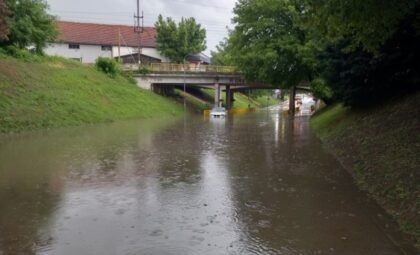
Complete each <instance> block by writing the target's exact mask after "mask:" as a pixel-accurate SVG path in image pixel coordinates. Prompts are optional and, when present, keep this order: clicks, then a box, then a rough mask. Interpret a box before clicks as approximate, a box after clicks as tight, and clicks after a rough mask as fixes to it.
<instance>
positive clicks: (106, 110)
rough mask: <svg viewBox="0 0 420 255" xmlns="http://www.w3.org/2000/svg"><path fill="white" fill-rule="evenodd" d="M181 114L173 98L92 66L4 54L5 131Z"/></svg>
mask: <svg viewBox="0 0 420 255" xmlns="http://www.w3.org/2000/svg"><path fill="white" fill-rule="evenodd" d="M180 114H182V108H181V107H179V106H178V105H176V104H175V103H173V102H171V101H169V100H168V99H166V98H163V97H160V96H158V95H156V94H154V93H152V92H150V91H145V90H141V89H139V88H138V87H137V86H136V85H135V84H132V83H130V82H129V81H128V80H127V79H126V78H124V77H121V76H119V77H116V78H110V77H109V76H107V75H105V74H103V73H101V72H99V71H97V70H96V69H95V68H94V67H92V66H85V65H82V64H80V63H77V62H75V61H72V60H65V59H62V58H56V57H54V58H53V57H34V58H31V59H29V60H27V59H26V60H18V59H14V58H11V57H8V56H5V55H1V54H0V133H9V132H19V131H25V130H34V129H42V128H53V127H62V126H75V125H81V124H84V123H99V122H108V121H115V120H121V119H137V118H153V117H159V118H162V117H169V116H174V115H180Z"/></svg>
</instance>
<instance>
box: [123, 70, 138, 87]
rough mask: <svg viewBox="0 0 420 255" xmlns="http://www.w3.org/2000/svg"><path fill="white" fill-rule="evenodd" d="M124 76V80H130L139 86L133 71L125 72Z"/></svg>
mask: <svg viewBox="0 0 420 255" xmlns="http://www.w3.org/2000/svg"><path fill="white" fill-rule="evenodd" d="M122 75H123V76H124V78H126V79H127V80H128V82H129V83H131V84H134V85H137V81H136V79H135V78H134V76H133V72H132V71H128V72H123V73H122Z"/></svg>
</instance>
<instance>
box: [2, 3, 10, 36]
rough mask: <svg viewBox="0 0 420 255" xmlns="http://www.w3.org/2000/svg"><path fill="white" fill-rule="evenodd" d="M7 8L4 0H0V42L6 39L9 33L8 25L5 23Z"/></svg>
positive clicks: (7, 13)
mask: <svg viewBox="0 0 420 255" xmlns="http://www.w3.org/2000/svg"><path fill="white" fill-rule="evenodd" d="M8 15H9V9H8V8H7V5H6V3H5V1H4V0H0V42H1V41H3V40H6V39H7V35H8V34H9V27H8V25H7V20H6V19H7V16H8Z"/></svg>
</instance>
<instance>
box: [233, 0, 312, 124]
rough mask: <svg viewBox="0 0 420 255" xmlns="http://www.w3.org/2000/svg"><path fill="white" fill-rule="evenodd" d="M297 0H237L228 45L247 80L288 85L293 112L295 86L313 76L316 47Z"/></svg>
mask: <svg viewBox="0 0 420 255" xmlns="http://www.w3.org/2000/svg"><path fill="white" fill-rule="evenodd" d="M304 7H305V6H304V5H302V4H301V1H299V0H283V1H279V0H265V1H260V0H240V1H239V2H238V4H237V5H236V7H235V9H234V14H235V16H234V18H233V22H234V25H235V28H234V29H233V31H232V32H231V33H230V37H229V41H228V44H229V45H228V46H227V49H228V51H229V54H230V56H231V58H232V60H233V62H234V63H235V65H236V66H237V67H239V69H241V70H242V71H243V72H244V74H245V76H246V79H247V80H250V81H258V82H266V83H270V84H274V85H279V86H280V87H282V88H290V91H291V99H292V100H290V113H291V115H292V116H293V114H294V100H293V99H294V95H295V87H296V86H297V85H298V84H299V83H300V82H302V81H310V80H312V76H313V71H314V70H315V66H316V58H315V54H314V53H315V52H316V49H317V47H315V46H316V45H315V44H314V43H313V42H312V40H311V38H310V37H308V36H307V34H306V31H305V30H304V27H302V20H303V19H304V18H305V16H306V12H305V8H304Z"/></svg>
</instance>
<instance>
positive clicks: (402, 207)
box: [311, 93, 420, 249]
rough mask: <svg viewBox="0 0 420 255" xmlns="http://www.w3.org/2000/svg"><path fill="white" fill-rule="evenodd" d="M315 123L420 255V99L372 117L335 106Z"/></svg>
mask: <svg viewBox="0 0 420 255" xmlns="http://www.w3.org/2000/svg"><path fill="white" fill-rule="evenodd" d="M311 122H312V126H313V128H314V130H315V132H316V133H317V134H318V135H319V137H320V138H321V140H322V141H323V142H324V144H325V145H326V146H327V147H328V148H329V149H331V151H332V152H333V153H334V154H335V156H336V157H337V158H338V159H339V160H340V161H341V162H342V164H343V165H344V166H345V167H346V168H347V169H348V170H349V171H350V172H351V174H352V175H353V176H354V178H355V180H356V183H357V184H358V186H359V187H360V188H361V189H363V190H365V191H367V192H368V193H369V194H370V195H371V196H372V197H373V198H374V199H375V200H376V201H377V202H378V203H379V204H380V205H381V206H382V207H383V208H384V209H385V210H386V211H387V212H388V213H389V214H390V215H392V216H393V217H394V218H395V220H396V221H397V222H398V224H399V226H400V227H401V229H402V230H403V231H404V232H405V233H408V234H409V235H411V236H412V237H413V238H414V240H415V242H416V246H417V248H418V249H420V154H419V152H420V93H417V94H415V95H411V96H407V97H406V98H403V99H399V100H396V101H395V102H389V103H388V104H385V105H383V106H379V107H376V108H375V109H369V110H366V111H355V110H350V109H347V108H345V107H343V106H341V105H335V106H331V107H328V108H326V109H324V110H323V111H321V112H319V113H318V114H316V115H315V116H314V117H313V119H312V121H311Z"/></svg>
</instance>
